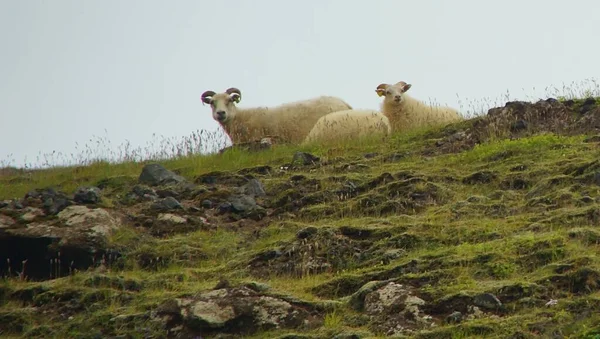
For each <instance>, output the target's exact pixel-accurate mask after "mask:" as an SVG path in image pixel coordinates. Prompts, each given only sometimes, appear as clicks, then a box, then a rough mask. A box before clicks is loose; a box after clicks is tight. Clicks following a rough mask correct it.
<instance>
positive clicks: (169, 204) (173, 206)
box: [150, 197, 183, 211]
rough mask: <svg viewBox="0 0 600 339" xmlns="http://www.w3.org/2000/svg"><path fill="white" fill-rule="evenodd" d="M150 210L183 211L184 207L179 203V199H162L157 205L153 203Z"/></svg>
mask: <svg viewBox="0 0 600 339" xmlns="http://www.w3.org/2000/svg"><path fill="white" fill-rule="evenodd" d="M150 208H151V209H152V210H155V211H172V210H178V209H179V210H181V209H183V206H182V205H181V204H180V203H179V201H177V199H175V198H173V197H166V198H164V199H161V200H159V201H157V202H155V203H153V204H152V205H151V206H150Z"/></svg>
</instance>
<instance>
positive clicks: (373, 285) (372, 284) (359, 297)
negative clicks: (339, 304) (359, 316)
mask: <svg viewBox="0 0 600 339" xmlns="http://www.w3.org/2000/svg"><path fill="white" fill-rule="evenodd" d="M387 283H388V281H377V280H375V281H369V282H368V283H366V284H364V285H363V286H362V287H361V288H360V289H359V290H358V291H356V292H354V294H352V295H351V296H350V300H349V301H348V303H349V304H350V306H351V307H352V308H353V309H355V310H356V311H359V312H360V311H363V309H364V307H365V297H366V296H367V295H368V294H369V293H372V292H373V291H375V290H376V289H378V288H380V287H381V286H384V285H386V284H387Z"/></svg>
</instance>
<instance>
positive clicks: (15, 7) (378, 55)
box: [0, 0, 600, 165]
mask: <svg viewBox="0 0 600 339" xmlns="http://www.w3.org/2000/svg"><path fill="white" fill-rule="evenodd" d="M594 13H600V1H597V0H572V1H570V2H567V1H557V0H527V1H524V0H520V1H517V0H503V1H491V0H489V1H488V0H486V1H484V0H431V1H401V0H373V1H364V0H361V1H359V0H302V1H291V0H290V1H287V0H223V1H205V0H177V1H166V0H162V1H157V0H95V1H93V0H87V1H82V0H51V1H48V0H47V1H41V0H0V43H1V45H0V46H1V48H2V49H1V53H0V114H1V117H0V118H1V120H0V130H1V133H0V162H1V161H2V160H3V159H9V158H12V159H14V160H15V162H14V164H15V165H22V163H23V161H24V160H25V158H26V159H27V161H28V162H29V163H35V162H36V159H35V158H36V156H37V155H38V154H39V153H40V152H41V153H51V152H53V151H57V152H63V153H66V154H68V153H71V152H74V151H75V144H76V142H77V143H79V145H80V146H79V148H80V149H81V148H82V145H84V144H86V143H89V139H90V138H91V137H92V136H94V135H95V136H102V137H107V138H108V139H110V141H111V143H112V145H113V146H116V145H118V144H121V143H123V142H124V141H125V140H129V141H130V142H131V144H132V145H133V146H143V145H145V144H147V143H148V142H150V141H151V140H152V139H153V138H156V137H153V133H155V134H157V135H163V136H165V137H183V136H186V135H189V134H191V133H192V132H193V131H196V130H198V129H206V130H210V131H215V130H217V129H219V128H220V127H219V126H218V124H217V123H216V122H215V121H213V120H212V117H211V112H210V108H209V107H208V106H203V105H202V103H201V101H200V94H201V93H202V92H204V91H205V90H214V91H216V92H219V91H223V90H225V89H226V88H228V87H238V88H239V89H241V91H242V102H241V103H240V106H241V107H248V106H255V105H276V104H280V103H284V102H286V101H294V100H300V99H306V98H310V97H314V96H318V95H323V94H327V95H335V96H339V97H341V98H343V99H344V100H346V101H347V102H348V103H349V104H350V105H352V106H353V107H354V108H372V109H378V108H379V103H380V100H381V99H380V98H379V97H377V95H376V94H375V87H376V86H377V85H378V84H380V83H382V82H386V83H395V82H397V81H400V80H404V81H407V82H409V83H411V84H413V87H412V88H411V92H412V95H413V96H414V97H417V98H420V99H426V100H427V99H434V100H435V101H437V102H440V103H445V104H449V105H452V106H455V107H457V108H460V107H459V98H460V99H462V101H463V105H466V104H465V101H468V100H481V99H483V98H497V97H499V96H502V95H503V93H506V92H507V91H508V92H509V93H510V95H511V96H513V97H522V98H524V97H525V96H526V95H529V96H534V97H535V96H536V95H543V94H544V90H543V89H544V88H545V87H547V86H558V87H560V86H562V84H563V83H566V84H569V83H571V82H573V81H576V82H577V81H581V80H584V79H587V78H598V77H599V76H600V74H599V73H600V68H599V66H598V60H599V59H600V47H599V46H598V43H596V41H597V39H598V27H597V20H594ZM457 95H458V97H457ZM463 109H464V110H466V109H468V107H463ZM105 130H106V132H105ZM10 154H12V156H9V155H10Z"/></svg>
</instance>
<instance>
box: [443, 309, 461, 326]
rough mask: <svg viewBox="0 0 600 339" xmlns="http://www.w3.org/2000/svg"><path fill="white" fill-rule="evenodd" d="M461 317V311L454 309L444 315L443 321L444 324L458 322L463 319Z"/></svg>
mask: <svg viewBox="0 0 600 339" xmlns="http://www.w3.org/2000/svg"><path fill="white" fill-rule="evenodd" d="M463 318H464V317H463V314H462V313H460V312H458V311H454V312H452V313H451V314H450V315H448V316H447V317H446V319H445V322H446V324H458V323H460V322H462V321H463Z"/></svg>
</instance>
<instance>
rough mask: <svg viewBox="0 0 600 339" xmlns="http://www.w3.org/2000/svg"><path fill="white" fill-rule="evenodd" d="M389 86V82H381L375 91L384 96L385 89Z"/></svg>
mask: <svg viewBox="0 0 600 339" xmlns="http://www.w3.org/2000/svg"><path fill="white" fill-rule="evenodd" d="M388 86H389V85H388V84H380V85H379V86H377V89H375V92H376V93H377V95H379V96H380V97H382V96H384V95H385V90H386V89H387V87H388Z"/></svg>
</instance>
